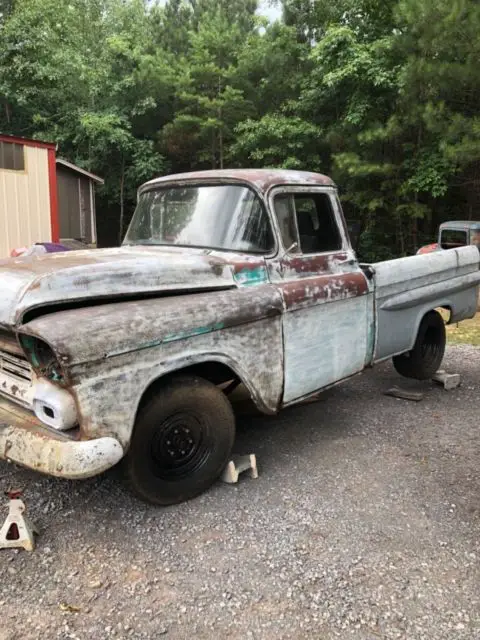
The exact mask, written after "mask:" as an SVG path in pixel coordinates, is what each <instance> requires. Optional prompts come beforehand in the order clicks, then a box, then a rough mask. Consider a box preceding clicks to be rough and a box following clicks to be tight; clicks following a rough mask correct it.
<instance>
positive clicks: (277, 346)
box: [71, 316, 283, 448]
mask: <svg viewBox="0 0 480 640" xmlns="http://www.w3.org/2000/svg"><path fill="white" fill-rule="evenodd" d="M206 362H218V363H221V364H224V365H226V366H227V367H229V368H230V369H231V370H232V371H233V372H234V373H235V374H236V375H237V376H238V377H239V378H240V380H241V381H242V382H243V383H244V384H245V386H246V388H247V389H248V391H249V392H250V394H251V397H252V399H253V401H254V402H255V404H256V406H257V407H258V408H259V410H261V411H263V412H265V413H270V414H272V413H275V412H276V411H277V410H278V407H279V404H280V400H281V396H282V391H283V341H282V323H281V316H275V317H272V318H264V319H263V320H259V321H257V322H251V323H248V324H243V325H239V326H236V327H231V328H229V329H222V330H219V331H215V332H210V333H205V334H202V335H197V336H191V337H188V338H185V339H183V340H180V341H176V342H170V343H167V344H162V345H155V346H152V347H150V348H148V349H142V350H140V351H135V352H129V353H124V354H120V355H117V356H113V357H110V358H106V359H104V360H103V361H102V362H100V363H93V364H90V363H87V364H79V365H76V366H74V367H72V369H71V377H72V379H73V381H74V384H73V386H72V392H73V393H74V395H75V398H76V402H77V408H78V413H79V415H80V424H81V429H82V431H83V432H84V434H85V435H86V437H89V438H98V437H102V436H112V437H115V438H117V439H118V440H119V441H120V443H121V444H122V446H123V447H124V448H126V447H127V446H128V443H129V441H130V437H131V433H132V430H133V427H134V424H135V419H136V415H137V411H138V406H139V404H140V402H141V400H142V397H143V395H144V393H145V391H146V390H147V389H148V388H149V387H150V386H151V385H152V383H154V382H155V381H157V380H159V379H161V378H162V377H165V376H168V375H171V374H172V373H174V372H176V371H181V370H183V369H185V368H187V367H191V366H193V365H199V364H202V363H206Z"/></svg>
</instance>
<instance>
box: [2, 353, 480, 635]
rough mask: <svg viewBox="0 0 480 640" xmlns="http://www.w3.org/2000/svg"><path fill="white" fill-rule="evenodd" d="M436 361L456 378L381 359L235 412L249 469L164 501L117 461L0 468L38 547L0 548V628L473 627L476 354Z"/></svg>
mask: <svg viewBox="0 0 480 640" xmlns="http://www.w3.org/2000/svg"><path fill="white" fill-rule="evenodd" d="M445 364H446V367H447V369H448V370H450V371H452V372H458V373H461V374H462V379H463V384H462V387H461V388H460V389H458V390H455V391H451V392H445V391H443V390H442V389H441V388H439V387H437V386H434V385H433V384H432V383H417V382H413V381H406V380H405V381H404V380H402V379H401V378H399V377H398V376H397V374H396V373H395V372H394V370H393V368H392V366H391V365H390V363H388V364H385V365H382V366H380V367H378V368H377V369H375V370H373V371H369V372H367V373H365V374H362V375H361V376H358V377H357V378H355V379H353V380H351V381H348V382H346V383H345V384H343V385H341V386H339V387H337V388H335V389H333V390H331V391H329V392H327V393H325V394H323V395H322V396H321V398H320V399H319V400H318V401H317V402H315V403H309V404H305V405H302V406H300V407H296V408H292V409H290V410H287V411H285V412H283V413H282V414H281V415H280V416H278V417H275V418H266V417H263V416H259V415H257V414H256V413H255V412H253V411H251V410H248V408H247V407H245V406H244V407H243V415H242V416H241V417H240V418H239V429H238V442H237V449H238V450H239V451H240V452H243V453H250V452H254V453H256V454H257V459H258V463H259V470H260V478H259V479H258V480H251V479H243V480H242V481H241V482H240V483H239V485H237V486H229V485H224V484H221V483H218V484H217V485H216V486H214V487H213V489H212V490H210V491H209V492H208V493H207V494H205V495H204V496H202V497H200V498H198V499H196V500H194V501H192V502H190V503H187V504H183V505H180V506H177V507H172V508H168V509H161V508H152V507H149V506H146V505H143V504H142V503H140V502H137V501H136V500H135V499H133V498H131V497H130V495H129V494H128V493H126V492H125V491H124V489H123V488H122V486H121V485H120V483H119V480H118V478H117V477H116V473H115V472H111V473H109V474H106V475H105V476H102V477H101V478H99V479H94V480H90V481H84V482H76V483H74V482H66V481H60V480H54V479H50V478H44V477H40V476H38V475H35V474H33V473H30V472H27V471H23V470H20V469H16V468H14V467H12V466H10V465H7V464H6V463H2V462H0V489H1V490H2V491H3V490H6V489H7V488H10V487H22V488H23V489H24V491H25V499H26V501H27V504H28V508H29V514H30V516H31V518H32V519H33V520H34V521H35V522H36V523H37V525H38V526H39V528H40V529H41V536H40V537H39V539H38V545H37V549H36V551H35V552H34V553H32V554H28V553H26V552H23V551H19V552H17V551H7V550H3V551H0V620H1V623H2V624H1V626H0V640H7V639H8V640H13V639H14V638H15V639H19V640H20V639H22V640H23V639H27V638H35V639H37V638H45V639H48V640H50V639H53V638H82V639H84V638H85V639H87V638H88V639H90V638H92V639H103V638H110V637H114V638H152V639H156V638H160V637H168V638H178V639H189V640H190V639H191V640H194V639H200V640H202V639H207V638H208V640H215V639H216V638H222V639H223V638H268V639H270V638H272V639H275V640H276V639H280V638H288V639H291V638H299V639H303V638H315V639H318V640H329V639H330V638H342V639H343V638H354V639H358V640H360V639H361V640H363V639H367V638H368V639H372V640H374V639H377V638H385V639H390V638H403V639H405V640H407V639H408V640H421V639H422V638H425V639H428V640H434V639H436V638H442V639H448V640H456V639H463V638H465V639H466V638H468V639H469V640H470V639H476V638H480V568H479V566H480V565H479V559H480V474H479V463H480V419H479V418H480V412H479V406H480V405H479V392H480V349H477V348H474V347H465V346H463V347H461V346H459V347H450V348H449V350H448V353H447V357H446V361H445ZM394 384H400V385H401V386H403V387H404V388H410V389H416V390H418V389H420V390H423V391H424V392H425V397H424V399H423V401H422V402H420V403H414V402H408V401H405V400H397V399H394V398H391V397H387V396H384V395H383V394H382V392H383V391H385V390H386V389H388V388H389V387H391V386H392V385H394ZM5 513H6V512H5ZM2 517H3V516H2Z"/></svg>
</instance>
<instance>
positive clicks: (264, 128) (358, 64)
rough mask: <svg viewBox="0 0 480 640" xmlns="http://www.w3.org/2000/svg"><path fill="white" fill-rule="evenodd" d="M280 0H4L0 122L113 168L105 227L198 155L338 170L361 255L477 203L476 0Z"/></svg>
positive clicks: (479, 90)
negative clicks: (276, 13) (277, 8)
mask: <svg viewBox="0 0 480 640" xmlns="http://www.w3.org/2000/svg"><path fill="white" fill-rule="evenodd" d="M280 4H281V6H282V8H283V20H281V21H277V22H275V23H274V24H269V23H268V21H267V20H266V19H264V18H262V17H261V16H259V15H258V12H257V9H258V3H257V2H256V0H167V1H166V2H163V1H162V2H155V1H154V0H153V1H152V0H21V1H20V0H0V131H4V132H7V133H14V134H17V135H25V136H31V137H38V138H43V139H50V140H54V141H55V142H57V143H58V144H59V150H60V151H59V153H60V155H62V156H64V157H66V158H68V159H70V160H72V161H73V162H76V163H77V164H79V165H81V166H83V167H85V168H87V169H90V170H92V171H94V172H97V173H99V174H100V175H102V176H103V177H104V178H105V186H104V188H103V189H102V190H101V193H100V194H99V196H100V197H99V199H98V209H99V220H100V221H101V220H102V219H103V218H104V219H105V220H106V221H107V222H106V223H105V225H104V228H105V229H106V230H110V229H112V230H113V231H112V234H113V235H112V236H111V237H110V238H108V239H107V240H106V241H108V242H117V241H118V237H119V234H120V235H121V234H122V233H123V231H124V229H125V226H126V223H127V222H128V220H129V216H130V214H131V212H132V209H133V205H134V203H135V197H136V189H137V187H138V185H139V184H140V183H141V182H143V181H145V180H147V179H149V178H152V177H153V176H155V175H158V174H162V173H165V172H167V171H184V170H190V169H198V168H203V167H205V168H207V167H208V168H209V167H222V166H246V165H250V166H257V167H261V166H269V167H288V168H296V169H307V170H316V171H321V172H323V173H327V174H331V175H332V176H333V177H334V179H335V181H336V182H337V184H338V185H339V186H340V187H341V189H340V191H341V197H342V200H343V202H344V206H345V211H346V214H347V217H348V218H349V219H350V220H352V221H356V222H358V223H359V225H360V228H361V232H362V233H361V237H360V242H359V251H360V257H361V258H362V259H364V260H374V259H377V258H378V259H384V258H389V257H392V256H394V255H401V254H406V253H410V252H412V251H414V250H415V249H416V248H418V246H419V244H420V243H421V242H422V241H423V240H431V239H433V237H434V236H435V227H436V226H437V225H438V223H439V222H441V221H443V220H444V219H446V218H448V217H452V216H455V217H466V218H469V217H476V218H478V217H479V213H478V208H479V206H480V108H479V106H478V105H479V99H478V97H479V95H480V75H479V74H478V60H479V59H480V36H479V33H480V3H478V2H477V1H476V0H338V1H337V2H335V3H332V2H331V0H328V1H327V0H315V1H312V0H283V1H282V2H281V3H280ZM109 216H110V217H109ZM109 220H111V221H112V223H111V224H110V223H108V221H109ZM101 225H102V223H100V226H101Z"/></svg>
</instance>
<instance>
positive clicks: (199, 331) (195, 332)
mask: <svg viewBox="0 0 480 640" xmlns="http://www.w3.org/2000/svg"><path fill="white" fill-rule="evenodd" d="M223 326H224V325H223V322H217V323H216V324H214V325H212V326H211V327H197V328H196V329H187V330H186V331H180V333H169V334H168V335H167V336H165V337H164V338H163V340H162V342H164V343H165V342H175V341H176V340H184V339H185V338H192V337H193V336H201V335H203V334H204V333H211V332H212V331H218V330H219V329H223Z"/></svg>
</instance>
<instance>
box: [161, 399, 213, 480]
mask: <svg viewBox="0 0 480 640" xmlns="http://www.w3.org/2000/svg"><path fill="white" fill-rule="evenodd" d="M211 449H212V445H211V438H210V428H209V423H208V421H207V420H206V419H205V417H204V416H202V415H200V414H198V413H195V412H190V411H182V412H178V413H175V414H173V415H171V416H168V418H166V419H165V420H164V421H163V422H162V424H161V425H159V428H158V429H157V430H156V432H155V434H154V436H153V438H152V441H151V446H150V454H151V455H150V463H151V467H152V471H153V473H154V475H155V476H157V477H158V478H161V479H163V480H172V481H175V480H182V479H184V478H185V477H187V476H190V475H191V474H193V473H195V472H196V471H198V470H199V469H200V468H201V467H203V465H204V464H205V461H206V460H207V458H208V457H209V455H210V453H211Z"/></svg>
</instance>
